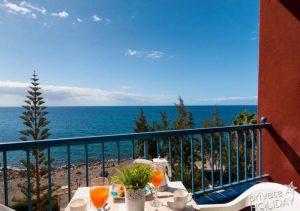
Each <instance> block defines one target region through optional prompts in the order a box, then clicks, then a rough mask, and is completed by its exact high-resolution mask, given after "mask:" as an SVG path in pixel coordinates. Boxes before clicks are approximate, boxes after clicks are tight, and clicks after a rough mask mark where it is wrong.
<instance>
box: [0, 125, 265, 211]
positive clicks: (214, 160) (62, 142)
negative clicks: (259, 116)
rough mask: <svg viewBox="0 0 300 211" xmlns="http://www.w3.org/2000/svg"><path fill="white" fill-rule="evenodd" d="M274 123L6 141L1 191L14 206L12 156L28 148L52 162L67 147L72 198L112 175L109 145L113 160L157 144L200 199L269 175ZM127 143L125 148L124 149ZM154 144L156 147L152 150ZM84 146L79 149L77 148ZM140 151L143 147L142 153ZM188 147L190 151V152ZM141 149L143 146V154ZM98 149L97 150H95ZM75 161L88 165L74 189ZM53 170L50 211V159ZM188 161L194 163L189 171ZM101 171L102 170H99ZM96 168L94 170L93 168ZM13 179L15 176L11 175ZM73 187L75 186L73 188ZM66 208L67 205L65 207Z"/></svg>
mask: <svg viewBox="0 0 300 211" xmlns="http://www.w3.org/2000/svg"><path fill="white" fill-rule="evenodd" d="M270 126H271V125H270V124H267V123H265V122H263V123H262V124H256V125H243V126H227V127H215V128H199V129H187V130H171V131H159V132H147V133H133V134H121V135H107V136H95V137H83V138H68V139H56V140H43V141H27V142H13V143H1V144H0V152H1V153H2V156H3V165H2V169H1V175H2V178H3V181H1V182H3V186H2V185H1V188H0V191H1V192H2V193H3V197H2V196H1V198H0V199H1V200H2V199H3V200H2V201H0V203H4V204H5V205H11V201H12V199H13V197H14V193H15V192H16V190H12V188H10V184H11V183H12V182H13V179H12V178H11V173H12V171H10V169H9V168H8V166H9V165H8V160H9V156H10V155H13V154H14V153H20V152H19V151H23V154H24V156H25V157H24V158H25V160H26V161H27V162H28V163H29V162H30V161H31V159H32V155H31V153H30V151H31V150H34V149H42V150H43V151H44V153H45V155H46V159H47V160H48V161H50V160H52V159H54V160H55V155H53V152H54V151H55V150H56V149H57V148H64V149H65V150H66V166H65V167H64V168H61V169H62V171H63V172H64V174H65V175H66V177H67V179H66V183H65V188H66V197H67V200H70V199H71V197H72V193H73V192H72V191H73V190H74V189H77V187H79V186H88V185H89V181H90V179H91V178H90V177H91V174H92V173H93V175H95V174H96V175H98V176H99V175H102V176H103V175H105V176H110V175H107V171H106V170H107V166H106V162H107V161H108V160H111V159H112V158H107V157H106V156H105V147H106V146H110V147H111V149H114V150H115V151H116V153H115V157H114V159H113V160H114V161H115V162H116V163H124V162H127V163H128V162H129V163H130V160H133V159H135V158H138V157H142V158H144V159H151V155H150V154H149V147H150V146H152V149H151V154H152V156H156V157H157V156H163V157H166V158H167V159H168V161H169V162H170V165H171V168H172V172H173V177H171V180H180V181H182V182H183V184H184V185H185V187H187V189H188V190H189V191H190V192H191V193H192V195H193V197H194V199H195V201H198V202H200V201H201V199H203V197H204V196H205V195H206V194H208V193H211V192H214V191H217V190H221V189H227V188H231V187H234V186H239V185H242V184H247V183H251V182H253V181H256V180H259V179H262V178H265V177H268V175H267V174H265V173H264V172H263V169H262V162H263V161H262V144H263V140H262V130H265V129H266V128H268V127H270ZM89 146H93V147H94V146H98V147H99V149H101V150H100V151H96V153H97V154H98V155H101V156H100V157H101V159H100V160H93V161H92V160H90V157H91V156H92V152H91V150H90V147H89ZM124 146H126V148H125V147H124ZM153 146H155V149H153ZM78 147H79V148H78ZM74 149H77V151H76V152H78V149H80V152H81V154H83V155H84V159H83V160H82V161H76V163H74V162H72V158H74V157H76V155H75V156H74V154H73V155H72V151H73V150H74ZM137 149H142V151H143V154H142V155H141V154H140V153H138V150H137ZM187 149H188V150H187ZM140 151H141V150H139V152H140ZM93 153H95V151H93ZM91 162H93V163H94V164H96V165H99V168H100V169H101V170H100V171H99V170H96V172H95V169H91V168H90V167H89V164H90V163H91ZM75 164H76V165H77V166H78V165H81V166H83V169H84V173H83V172H81V173H80V174H81V177H83V178H82V179H83V181H85V182H84V184H77V186H76V185H75V186H76V187H75V188H74V183H75V181H74V178H73V177H74V174H72V171H75V169H74V166H75ZM47 165H48V166H47V168H48V169H49V171H48V173H47V175H45V179H47V180H48V183H47V185H48V201H47V203H48V210H52V209H53V206H52V205H53V204H52V203H53V201H52V200H53V196H54V195H55V194H56V193H57V191H56V190H53V185H54V184H55V183H56V181H55V180H53V174H54V173H55V171H54V170H55V169H57V168H58V166H54V165H53V164H52V162H47ZM112 165H114V163H113V164H112ZM185 165H187V166H189V168H188V169H189V171H188V172H187V168H185ZM96 169H97V168H96ZM91 171H94V172H91ZM22 172H24V176H25V177H26V179H25V181H26V184H27V189H28V190H32V177H31V172H30V168H29V167H27V169H24V170H23V171H22ZM9 178H10V179H9ZM72 187H73V188H72ZM28 192H29V194H28V196H27V199H25V200H27V203H28V210H32V207H31V204H32V203H31V202H32V200H33V198H32V195H31V191H28ZM62 206H63V205H62Z"/></svg>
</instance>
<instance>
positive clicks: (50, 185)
mask: <svg viewBox="0 0 300 211" xmlns="http://www.w3.org/2000/svg"><path fill="white" fill-rule="evenodd" d="M50 153H51V151H50V147H48V148H47V155H48V200H49V202H48V210H50V211H51V210H52V181H51V154H50Z"/></svg>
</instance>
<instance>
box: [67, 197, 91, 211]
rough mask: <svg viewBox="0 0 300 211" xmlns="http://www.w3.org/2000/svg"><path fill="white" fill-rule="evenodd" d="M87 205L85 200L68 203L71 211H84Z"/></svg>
mask: <svg viewBox="0 0 300 211" xmlns="http://www.w3.org/2000/svg"><path fill="white" fill-rule="evenodd" d="M86 205H87V200H86V199H74V200H73V201H71V203H70V210H71V211H85V209H86Z"/></svg>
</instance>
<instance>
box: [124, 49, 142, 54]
mask: <svg viewBox="0 0 300 211" xmlns="http://www.w3.org/2000/svg"><path fill="white" fill-rule="evenodd" d="M138 54H140V52H137V51H136V50H131V49H127V52H126V55H128V56H135V55H138Z"/></svg>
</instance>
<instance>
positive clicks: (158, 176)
mask: <svg viewBox="0 0 300 211" xmlns="http://www.w3.org/2000/svg"><path fill="white" fill-rule="evenodd" d="M163 180H164V170H163V167H162V166H161V165H157V164H154V165H153V167H152V171H151V182H152V184H153V186H154V191H155V195H154V200H153V201H152V202H151V205H152V206H153V207H159V206H160V201H159V200H158V199H157V189H158V187H159V186H160V184H161V183H162V181H163Z"/></svg>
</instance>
